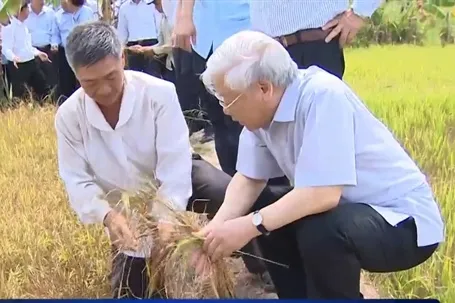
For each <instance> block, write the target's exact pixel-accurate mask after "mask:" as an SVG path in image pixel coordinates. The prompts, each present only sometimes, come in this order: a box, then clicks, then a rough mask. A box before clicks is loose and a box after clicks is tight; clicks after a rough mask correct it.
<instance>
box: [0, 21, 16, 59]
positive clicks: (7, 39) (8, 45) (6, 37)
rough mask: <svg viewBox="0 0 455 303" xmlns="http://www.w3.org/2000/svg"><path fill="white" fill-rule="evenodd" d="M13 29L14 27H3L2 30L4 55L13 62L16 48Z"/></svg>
mask: <svg viewBox="0 0 455 303" xmlns="http://www.w3.org/2000/svg"><path fill="white" fill-rule="evenodd" d="M13 42H14V37H13V28H12V25H8V26H5V27H3V29H2V54H3V55H4V56H5V58H6V59H8V60H9V61H13V60H14V57H15V54H14V52H13V46H14V43H13Z"/></svg>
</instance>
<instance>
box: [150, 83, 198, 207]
mask: <svg viewBox="0 0 455 303" xmlns="http://www.w3.org/2000/svg"><path fill="white" fill-rule="evenodd" d="M168 85H169V86H167V87H166V91H167V94H164V95H163V97H162V98H160V100H157V101H156V104H155V105H156V107H155V110H156V154H157V166H156V172H155V174H156V178H157V180H158V182H159V185H160V187H159V194H160V195H162V196H163V197H164V198H166V199H168V200H169V202H171V203H172V204H173V206H174V207H175V208H176V209H178V210H186V207H187V205H188V199H189V198H190V197H191V194H192V183H191V171H192V158H191V145H190V139H189V132H188V127H187V125H186V122H185V118H184V116H183V113H182V110H181V107H180V103H179V101H178V97H177V92H176V90H175V86H174V85H172V84H168ZM163 215H165V214H163Z"/></svg>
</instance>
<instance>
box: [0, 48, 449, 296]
mask: <svg viewBox="0 0 455 303" xmlns="http://www.w3.org/2000/svg"><path fill="white" fill-rule="evenodd" d="M454 54H455V47H453V46H452V47H446V48H441V47H438V46H435V47H412V46H400V47H384V48H382V47H372V48H367V49H355V50H349V51H347V53H346V66H347V70H346V74H345V76H346V77H345V80H346V81H347V82H348V83H349V84H350V85H351V86H352V87H353V88H354V90H355V91H356V92H357V93H358V94H359V95H360V96H361V97H362V98H363V99H364V100H365V102H366V103H367V104H368V106H369V107H370V108H371V109H372V111H373V112H374V113H376V114H377V115H378V116H379V117H380V118H381V119H382V120H383V121H384V122H385V123H386V124H387V125H388V126H389V127H390V128H391V129H392V130H393V131H394V133H395V134H396V136H397V137H398V138H399V139H400V140H401V142H402V143H403V145H404V146H405V147H406V149H407V150H408V151H409V152H410V154H411V155H412V156H413V157H414V158H415V159H416V161H417V163H418V164H419V166H420V167H421V168H422V169H423V170H424V172H425V173H426V174H427V175H428V177H429V179H430V180H431V183H432V186H433V188H434V190H435V192H436V196H437V198H438V202H439V205H440V207H441V209H442V211H443V214H444V219H445V222H446V242H445V243H444V244H443V245H442V246H441V247H440V248H439V249H438V252H437V253H436V255H435V256H434V257H432V258H431V259H430V260H429V261H427V262H426V263H425V264H423V265H421V266H419V267H417V268H415V269H412V270H409V271H405V272H400V273H395V274H390V275H389V274H388V275H371V276H370V277H371V278H372V280H373V281H374V284H375V285H376V287H377V288H378V290H379V292H380V294H381V295H382V296H384V297H389V296H391V297H395V298H411V297H419V298H425V297H435V298H439V299H440V300H441V301H442V302H455V274H454V270H455V266H454V263H453V257H454V256H455V243H454V235H455V222H454V220H455V217H454V215H453V214H454V213H455V55H454ZM54 113H55V109H54V108H52V107H46V108H35V107H32V106H29V105H23V106H21V107H19V108H17V109H14V110H10V111H5V112H3V113H0V155H1V159H2V161H0V188H1V190H0V201H1V205H0V210H1V211H0V226H2V228H0V251H1V252H2V253H1V255H0V298H74V297H78V298H93V297H106V296H109V281H108V273H109V270H108V268H109V261H108V257H109V254H110V246H109V244H108V242H107V239H106V237H105V234H104V231H103V230H102V228H101V227H99V226H91V227H88V228H87V227H85V226H83V225H81V224H80V223H79V222H78V221H77V219H76V217H75V215H74V214H73V213H72V211H71V210H70V208H69V205H68V202H67V199H66V194H65V192H64V190H63V186H62V184H61V182H60V180H59V178H58V174H57V162H56V144H55V136H54V128H53V116H54Z"/></svg>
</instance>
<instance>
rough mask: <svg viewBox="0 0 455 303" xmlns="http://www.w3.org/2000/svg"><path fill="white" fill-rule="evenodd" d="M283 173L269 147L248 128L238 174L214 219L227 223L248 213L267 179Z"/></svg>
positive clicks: (242, 138) (242, 139)
mask: <svg viewBox="0 0 455 303" xmlns="http://www.w3.org/2000/svg"><path fill="white" fill-rule="evenodd" d="M283 175H284V174H283V172H282V170H281V169H280V167H279V166H278V164H277V162H276V160H275V159H274V158H273V156H272V154H271V153H270V151H269V150H268V148H267V146H266V145H265V144H264V143H263V142H262V141H261V139H260V138H259V137H258V136H257V135H256V134H254V133H252V132H250V131H249V130H247V129H246V128H244V129H243V131H242V133H241V134H240V138H239V152H238V160H237V173H236V174H235V176H234V177H233V178H232V180H231V182H230V183H229V185H228V188H227V190H226V195H225V198H224V202H223V204H222V205H221V207H220V209H219V210H218V212H217V213H216V215H215V217H214V218H213V221H214V222H224V221H227V220H230V219H234V218H237V217H240V216H243V215H245V214H246V213H247V212H248V211H249V210H250V209H251V207H252V205H253V204H254V202H255V201H256V199H257V198H258V197H259V195H260V193H261V192H262V190H263V189H264V188H265V186H266V183H267V180H268V179H270V178H276V177H281V176H283Z"/></svg>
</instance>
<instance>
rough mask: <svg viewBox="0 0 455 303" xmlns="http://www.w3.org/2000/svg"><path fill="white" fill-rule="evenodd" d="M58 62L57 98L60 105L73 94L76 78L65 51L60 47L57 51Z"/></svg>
mask: <svg viewBox="0 0 455 303" xmlns="http://www.w3.org/2000/svg"><path fill="white" fill-rule="evenodd" d="M58 62H59V64H58V66H59V81H58V90H57V91H58V93H57V98H58V103H59V104H62V103H63V102H64V101H65V100H66V99H67V98H69V96H71V95H72V94H73V93H74V91H75V86H76V77H75V75H74V73H73V70H72V69H71V67H70V66H69V64H68V61H67V59H66V55H65V49H64V48H63V47H61V46H60V47H59V50H58Z"/></svg>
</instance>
